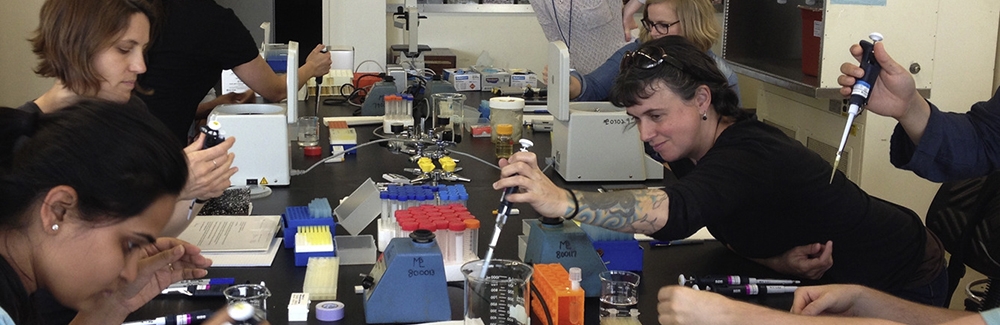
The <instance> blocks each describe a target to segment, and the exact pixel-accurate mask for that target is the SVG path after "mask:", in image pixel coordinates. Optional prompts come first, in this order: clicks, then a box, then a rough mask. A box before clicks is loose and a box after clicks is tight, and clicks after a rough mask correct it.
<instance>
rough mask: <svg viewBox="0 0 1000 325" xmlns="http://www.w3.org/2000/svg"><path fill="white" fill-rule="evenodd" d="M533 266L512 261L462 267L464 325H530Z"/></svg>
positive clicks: (478, 263) (495, 261)
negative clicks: (463, 278) (530, 287)
mask: <svg viewBox="0 0 1000 325" xmlns="http://www.w3.org/2000/svg"><path fill="white" fill-rule="evenodd" d="M533 272H534V270H533V269H532V268H531V266H529V265H527V264H525V263H521V262H518V261H512V260H503V259H496V260H492V261H486V260H478V261H472V262H468V263H465V265H462V274H465V313H464V314H465V325H473V324H477V325H478V324H491V325H527V324H528V321H529V319H528V315H529V312H530V295H529V294H528V293H529V292H530V291H529V288H528V285H529V281H531V276H532V274H533Z"/></svg>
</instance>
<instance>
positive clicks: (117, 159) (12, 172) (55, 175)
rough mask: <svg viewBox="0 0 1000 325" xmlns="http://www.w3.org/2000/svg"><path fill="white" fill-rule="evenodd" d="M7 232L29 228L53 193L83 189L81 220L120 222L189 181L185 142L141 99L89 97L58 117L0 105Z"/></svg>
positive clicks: (0, 184) (1, 194)
mask: <svg viewBox="0 0 1000 325" xmlns="http://www.w3.org/2000/svg"><path fill="white" fill-rule="evenodd" d="M0 125H3V126H4V127H2V128H0V207H3V208H2V209H0V229H5V230H10V229H19V228H20V227H23V226H25V225H26V220H27V217H26V215H27V212H26V210H27V209H28V207H30V206H32V205H34V204H35V203H36V201H37V200H39V199H40V197H42V196H44V195H45V193H47V192H48V190H50V189H51V188H53V187H55V186H59V185H67V186H70V187H72V188H73V189H75V190H76V192H77V194H78V197H79V204H78V207H79V208H80V211H81V218H83V219H84V220H87V221H91V222H95V223H97V222H117V221H121V220H125V219H127V218H131V217H133V216H135V215H137V214H139V213H141V212H142V211H143V210H145V209H146V208H147V207H149V205H150V204H152V203H153V202H154V201H155V200H157V199H159V198H160V197H162V196H163V195H167V194H170V195H177V194H178V193H180V191H181V189H182V188H183V187H184V184H185V182H186V180H187V173H188V170H187V163H186V160H185V157H184V154H183V149H182V147H181V144H180V143H179V142H178V141H177V139H175V138H174V137H173V136H172V135H171V133H170V132H168V131H167V130H166V127H165V126H163V125H162V124H161V123H159V120H157V119H156V118H154V117H153V115H151V114H150V113H149V112H148V111H147V110H146V109H145V107H143V105H141V102H139V101H132V102H128V103H112V102H107V101H100V100H85V101H81V102H79V103H77V104H74V105H71V106H69V107H67V108H65V109H62V110H60V111H58V112H54V113H51V114H43V115H38V114H33V113H27V112H24V111H20V110H16V109H4V108H0Z"/></svg>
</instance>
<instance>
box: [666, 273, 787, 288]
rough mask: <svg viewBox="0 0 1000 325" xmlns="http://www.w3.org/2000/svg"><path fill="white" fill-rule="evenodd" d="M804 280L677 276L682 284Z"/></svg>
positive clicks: (763, 282)
mask: <svg viewBox="0 0 1000 325" xmlns="http://www.w3.org/2000/svg"><path fill="white" fill-rule="evenodd" d="M799 283H802V281H799V280H790V279H760V278H752V277H746V276H740V275H727V276H715V275H709V276H701V277H694V276H690V277H685V276H684V274H681V275H679V276H677V284H680V285H692V284H694V285H697V284H700V285H703V286H704V285H742V284H799Z"/></svg>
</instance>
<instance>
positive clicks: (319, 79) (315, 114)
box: [313, 45, 328, 116]
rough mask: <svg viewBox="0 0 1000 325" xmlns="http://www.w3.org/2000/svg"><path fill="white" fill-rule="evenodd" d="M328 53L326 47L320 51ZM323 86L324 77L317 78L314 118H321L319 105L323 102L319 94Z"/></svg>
mask: <svg viewBox="0 0 1000 325" xmlns="http://www.w3.org/2000/svg"><path fill="white" fill-rule="evenodd" d="M327 51H328V50H327V47H326V45H324V46H323V49H321V50H319V52H320V53H326V52H327ZM322 84H323V76H319V77H316V112H315V113H314V114H313V115H314V116H319V104H320V103H321V102H322V100H320V97H319V94H320V85H322Z"/></svg>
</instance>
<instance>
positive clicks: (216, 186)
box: [179, 133, 239, 200]
mask: <svg viewBox="0 0 1000 325" xmlns="http://www.w3.org/2000/svg"><path fill="white" fill-rule="evenodd" d="M204 143H205V134H203V133H201V134H198V137H197V138H195V140H194V142H192V143H191V144H190V145H188V146H187V147H186V148H184V154H185V155H186V156H187V163H188V180H187V183H186V184H185V185H184V189H183V190H181V194H180V196H179V199H180V200H191V199H195V198H198V199H203V200H205V199H210V198H214V197H218V196H220V195H222V192H223V191H225V190H226V188H229V185H230V182H229V178H230V177H232V176H233V174H236V171H238V170H239V169H238V168H236V167H232V164H233V159H235V158H236V156H235V155H234V154H232V153H230V152H229V149H231V148H232V147H233V144H234V143H236V138H234V137H227V138H226V141H223V142H222V143H220V144H218V145H216V146H214V147H211V148H208V149H204V150H203V149H201V147H202V146H203V144H204Z"/></svg>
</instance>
